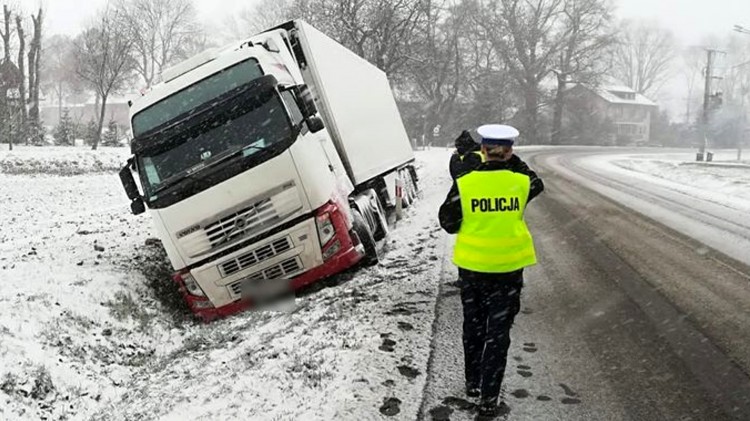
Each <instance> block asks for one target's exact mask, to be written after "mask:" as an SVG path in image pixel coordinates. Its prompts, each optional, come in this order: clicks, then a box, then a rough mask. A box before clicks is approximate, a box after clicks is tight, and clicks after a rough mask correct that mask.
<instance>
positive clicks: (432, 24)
mask: <svg viewBox="0 0 750 421" xmlns="http://www.w3.org/2000/svg"><path fill="white" fill-rule="evenodd" d="M446 5H447V2H446V1H442V0H438V1H434V0H425V1H424V2H423V7H424V10H423V11H420V13H423V14H424V16H425V18H426V19H425V26H424V29H422V30H421V31H419V32H418V33H417V34H415V40H414V44H413V47H414V48H413V51H414V54H413V55H412V56H410V57H409V64H408V65H407V72H408V82H409V83H410V84H412V85H413V86H414V87H415V88H416V93H417V96H418V97H419V98H421V99H422V100H424V101H425V105H424V107H423V110H424V112H423V113H424V118H423V120H422V137H423V139H424V138H426V137H427V136H430V134H431V133H432V130H433V128H434V127H436V125H437V124H438V123H441V124H443V123H444V122H445V121H447V120H449V119H450V118H451V116H452V113H453V108H454V105H455V102H456V99H457V98H458V95H459V92H460V91H461V89H463V87H464V83H465V77H466V72H465V66H464V62H463V58H462V50H461V45H460V43H461V38H462V35H463V33H464V28H465V26H466V23H467V21H468V17H467V10H466V8H464V7H460V6H453V7H448V6H446Z"/></svg>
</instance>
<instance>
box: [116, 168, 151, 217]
mask: <svg viewBox="0 0 750 421" xmlns="http://www.w3.org/2000/svg"><path fill="white" fill-rule="evenodd" d="M132 167H133V158H130V159H128V163H127V164H126V165H125V166H124V167H122V169H121V170H120V182H121V183H122V187H123V188H124V189H125V194H127V195H128V199H130V211H131V212H133V215H140V214H142V213H143V212H145V211H146V205H145V204H144V203H143V198H142V197H141V193H140V192H139V191H138V185H137V184H135V178H133V173H132V172H131V171H130V169H131V168H132Z"/></svg>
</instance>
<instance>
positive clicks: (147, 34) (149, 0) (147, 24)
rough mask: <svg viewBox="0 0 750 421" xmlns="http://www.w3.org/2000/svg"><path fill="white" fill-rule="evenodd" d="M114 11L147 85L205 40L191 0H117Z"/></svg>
mask: <svg viewBox="0 0 750 421" xmlns="http://www.w3.org/2000/svg"><path fill="white" fill-rule="evenodd" d="M115 12H116V16H117V17H118V19H119V20H120V21H121V22H119V23H120V24H122V25H123V27H124V29H125V30H126V36H127V37H129V38H130V39H131V40H132V43H133V55H134V58H135V66H136V67H135V70H136V71H137V72H138V74H139V75H140V76H141V78H142V79H143V81H144V82H145V83H146V86H147V87H148V86H151V85H152V84H153V83H155V82H156V78H157V77H158V76H159V74H160V73H161V72H162V70H163V69H164V68H166V67H168V66H170V65H172V64H174V63H175V62H178V61H180V60H183V59H186V58H188V57H190V56H191V55H193V54H195V53H196V52H198V51H197V50H199V49H200V48H201V47H203V44H204V42H203V41H204V39H205V38H204V37H203V34H202V30H201V28H200V26H199V25H198V23H197V20H196V13H195V8H194V7H193V3H192V1H191V0H118V1H117V3H116V6H115Z"/></svg>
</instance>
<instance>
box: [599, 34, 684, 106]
mask: <svg viewBox="0 0 750 421" xmlns="http://www.w3.org/2000/svg"><path fill="white" fill-rule="evenodd" d="M676 51H677V50H676V48H675V42H674V37H673V36H672V33H671V32H669V31H668V30H666V29H662V28H660V27H659V26H656V24H654V23H648V22H637V23H636V22H632V21H628V22H625V23H624V24H623V26H622V28H621V29H620V37H619V39H618V41H617V43H616V45H615V47H614V49H613V62H612V71H613V74H614V76H615V77H617V78H618V79H620V81H621V82H623V83H625V84H626V85H628V86H629V87H631V88H632V89H633V90H635V91H636V92H638V93H641V94H646V95H648V94H652V93H655V92H656V91H658V90H659V88H661V85H662V84H663V83H664V80H665V79H666V78H667V76H668V75H669V70H670V65H671V64H672V61H673V60H674V58H675V56H676Z"/></svg>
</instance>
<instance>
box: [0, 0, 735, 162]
mask: <svg viewBox="0 0 750 421" xmlns="http://www.w3.org/2000/svg"><path fill="white" fill-rule="evenodd" d="M7 10H8V9H7V8H6V20H5V31H4V32H3V31H2V30H0V34H2V36H3V41H4V47H5V48H4V53H5V57H6V58H5V60H4V61H3V64H2V66H0V73H2V74H0V80H1V81H2V83H1V84H0V96H2V98H3V101H4V102H3V104H5V103H6V102H8V101H10V102H11V103H13V104H16V105H14V106H9V107H6V108H5V109H6V110H18V115H19V118H20V119H21V120H23V121H25V122H23V123H19V124H17V125H16V127H24V128H27V127H41V124H40V122H39V112H38V105H37V106H36V107H35V105H34V104H38V98H39V89H40V86H41V87H42V88H43V89H44V90H45V91H46V92H47V94H48V95H53V96H54V97H55V98H56V99H57V102H58V107H59V112H60V115H62V108H63V102H64V100H65V99H66V98H70V97H75V96H81V95H82V93H84V92H94V93H95V97H96V106H97V110H98V112H97V118H96V133H97V134H96V136H95V138H96V141H95V142H93V145H92V146H93V147H94V148H95V147H96V146H97V145H98V144H99V140H100V138H101V135H102V130H103V126H104V121H105V118H106V109H107V108H106V107H107V102H108V100H109V99H110V98H111V96H112V95H113V94H115V93H118V92H121V91H124V90H127V89H131V88H132V87H133V86H145V87H150V86H151V85H152V84H154V83H156V82H158V77H159V74H160V73H161V71H162V70H163V69H164V68H165V67H168V66H170V65H172V64H174V63H175V62H178V61H180V60H182V59H185V58H187V57H189V56H190V55H192V54H194V53H196V52H198V51H200V50H202V49H204V48H206V47H207V46H208V45H209V44H210V43H212V41H216V40H209V39H208V37H207V36H206V32H205V31H204V29H203V28H202V27H201V25H200V24H199V23H198V22H197V18H196V12H195V9H194V6H193V4H192V0H111V2H110V3H109V5H108V7H107V8H106V9H104V10H103V11H101V12H100V13H99V14H98V16H97V18H96V19H95V20H93V21H92V24H90V25H89V26H88V27H87V28H85V29H84V30H83V31H82V32H81V33H80V34H78V35H77V36H75V37H68V36H62V35H56V36H53V37H49V38H44V40H43V41H44V42H43V43H42V34H41V28H42V26H41V24H39V25H37V22H39V23H41V19H42V16H43V11H42V10H41V9H40V10H39V12H38V13H37V14H35V15H34V16H33V18H32V20H31V22H32V24H33V25H34V29H33V30H32V31H27V32H30V33H33V35H32V36H31V38H29V39H30V42H29V43H28V45H29V53H28V60H30V61H28V63H29V64H28V68H29V69H31V68H32V67H33V68H34V70H33V71H28V72H25V71H24V70H23V64H22V65H21V66H17V67H19V68H20V69H19V71H18V72H15V73H13V72H6V71H5V69H6V67H11V66H9V65H6V63H12V61H13V60H12V58H13V57H14V56H15V53H16V52H17V53H18V54H19V57H20V56H22V55H23V54H22V53H21V51H23V50H24V49H25V43H24V42H19V43H17V44H18V45H10V43H9V41H8V42H6V39H10V38H8V36H10V34H11V32H13V31H12V30H13V28H14V27H18V28H22V26H23V25H20V24H17V25H16V26H13V25H10V24H9V22H11V23H12V20H13V19H12V18H11V17H9V12H7ZM19 16H20V15H18V14H17V15H16V19H22V18H21V17H19ZM291 18H302V19H305V20H307V21H309V22H310V23H312V24H313V25H314V26H316V27H318V28H319V29H321V30H322V31H324V32H326V33H327V34H329V35H331V36H332V37H334V38H336V39H337V40H339V41H340V42H341V43H342V44H344V45H346V46H347V47H348V48H350V49H351V50H353V51H354V52H356V53H357V54H359V55H361V56H363V57H365V58H366V59H367V60H369V61H370V62H372V63H373V64H375V65H376V66H378V67H379V68H381V69H382V70H384V71H386V72H387V73H388V74H389V77H390V78H391V80H392V82H393V88H394V91H395V93H396V96H397V99H398V100H399V103H400V106H401V108H402V115H403V116H404V120H405V122H406V125H407V127H408V129H409V131H410V135H411V136H412V137H413V138H416V139H425V140H427V141H431V140H432V138H433V133H435V132H436V129H437V128H438V127H439V128H440V130H438V131H437V133H438V134H439V135H441V138H442V139H444V140H443V141H444V142H446V141H448V140H449V139H450V138H451V137H452V136H451V135H452V134H455V133H457V132H458V131H459V130H460V129H463V128H466V127H475V126H477V125H479V124H482V123H485V122H489V121H505V122H510V123H511V124H514V125H516V126H518V127H519V128H520V129H521V130H522V133H523V136H524V140H525V141H526V142H527V143H548V142H549V143H564V142H574V141H576V139H577V138H576V137H575V136H573V134H572V132H573V131H574V130H580V127H589V126H591V127H594V126H596V125H597V124H599V123H598V122H596V121H582V120H581V119H586V118H587V117H588V116H586V115H576V116H572V115H571V113H570V112H569V111H570V110H568V108H570V100H569V99H568V98H567V97H566V95H567V92H568V88H569V87H570V86H571V85H572V84H577V83H584V84H589V85H594V86H595V85H597V84H599V83H601V82H602V81H605V80H607V78H610V77H612V78H616V79H618V80H619V81H621V82H623V83H625V84H627V85H628V86H630V87H631V88H633V89H635V90H636V91H637V92H639V93H642V94H645V95H653V94H655V93H656V92H657V91H658V90H659V88H660V87H661V85H662V84H663V82H664V81H665V79H666V78H667V76H669V75H674V74H675V72H673V71H672V70H673V68H674V63H675V54H676V52H677V51H678V49H677V48H676V45H675V41H674V39H673V37H672V36H671V34H670V33H669V32H667V31H665V30H663V29H660V28H659V27H657V26H656V25H655V24H652V23H643V22H639V23H636V22H616V21H615V20H614V19H613V17H612V4H611V2H610V0H261V1H260V2H259V3H257V4H256V6H255V7H252V8H249V9H247V10H245V11H244V12H242V13H239V14H237V15H233V16H232V17H231V18H229V20H228V21H227V22H226V24H225V25H224V28H225V29H226V30H228V31H230V32H231V34H225V35H228V37H231V38H232V39H237V38H238V37H243V36H249V35H252V34H254V33H257V32H259V31H261V30H263V29H266V28H268V27H271V26H274V25H276V24H278V23H280V22H282V21H285V20H288V19H291ZM17 32H19V34H16V35H20V38H18V39H19V40H21V39H23V40H25V39H26V38H25V35H24V34H25V32H23V31H22V30H21V31H17ZM31 50H34V51H35V52H34V54H33V55H32V53H31ZM11 52H13V54H11ZM32 57H33V61H31V60H32ZM686 57H687V55H686ZM696 57H697V56H696ZM32 63H33V64H32ZM40 66H41V67H40ZM680 69H681V71H683V72H684V71H686V70H685V69H693V70H694V71H693V73H692V74H691V75H690V77H687V75H686V78H685V80H686V81H687V82H688V84H687V85H688V86H687V88H688V90H689V95H688V97H691V94H690V93H691V92H692V93H700V92H702V89H701V84H700V79H701V75H700V71H701V69H702V66H701V63H700V60H697V61H695V65H693V66H681V67H680ZM695 71H697V72H698V73H697V76H696V73H695ZM6 73H7V74H6ZM736 73H737V74H738V75H741V74H747V73H741V72H736ZM19 75H24V76H23V78H20V79H21V80H19ZM739 77H740V76H738V78H739ZM727 79H728V78H727ZM737 86H739V88H737V89H735V90H739V91H741V90H742V89H746V88H742V87H743V86H747V85H742V84H741V83H738V84H737ZM6 87H7V89H6ZM3 89H6V91H7V92H9V91H10V90H13V91H14V92H17V93H14V95H3V94H4V93H5V92H6V91H2V90H3ZM732 95H734V94H732ZM728 96H729V95H728ZM728 96H727V97H728ZM735 97H736V98H740V97H741V98H745V97H747V92H745V94H742V95H739V96H737V95H734V96H733V98H735ZM14 101H15V102H14ZM743 101H744V99H743ZM18 104H23V106H20V105H18ZM687 104H688V106H690V104H691V101H690V100H689V99H688V101H687ZM0 105H2V104H0ZM11 105H12V104H11ZM695 109H696V107H694V108H693V110H695ZM566 110H567V111H566ZM693 113H694V111H693ZM687 114H688V117H689V115H690V114H691V110H689V111H688V113H687ZM655 120H656V119H655ZM8 121H12V120H8ZM574 123H575V124H574ZM599 125H601V124H599ZM14 130H15V129H14ZM24 130H26V129H24ZM39 132H40V131H36V132H35V131H34V130H33V129H29V130H28V131H25V132H24V133H39ZM4 133H5V134H6V136H5V138H6V139H9V138H10V132H9V131H8V130H5V132H4ZM446 135H447V136H446ZM33 138H34V137H33V136H21V137H20V138H19V137H16V139H23V140H26V139H33ZM37 138H38V136H37Z"/></svg>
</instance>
